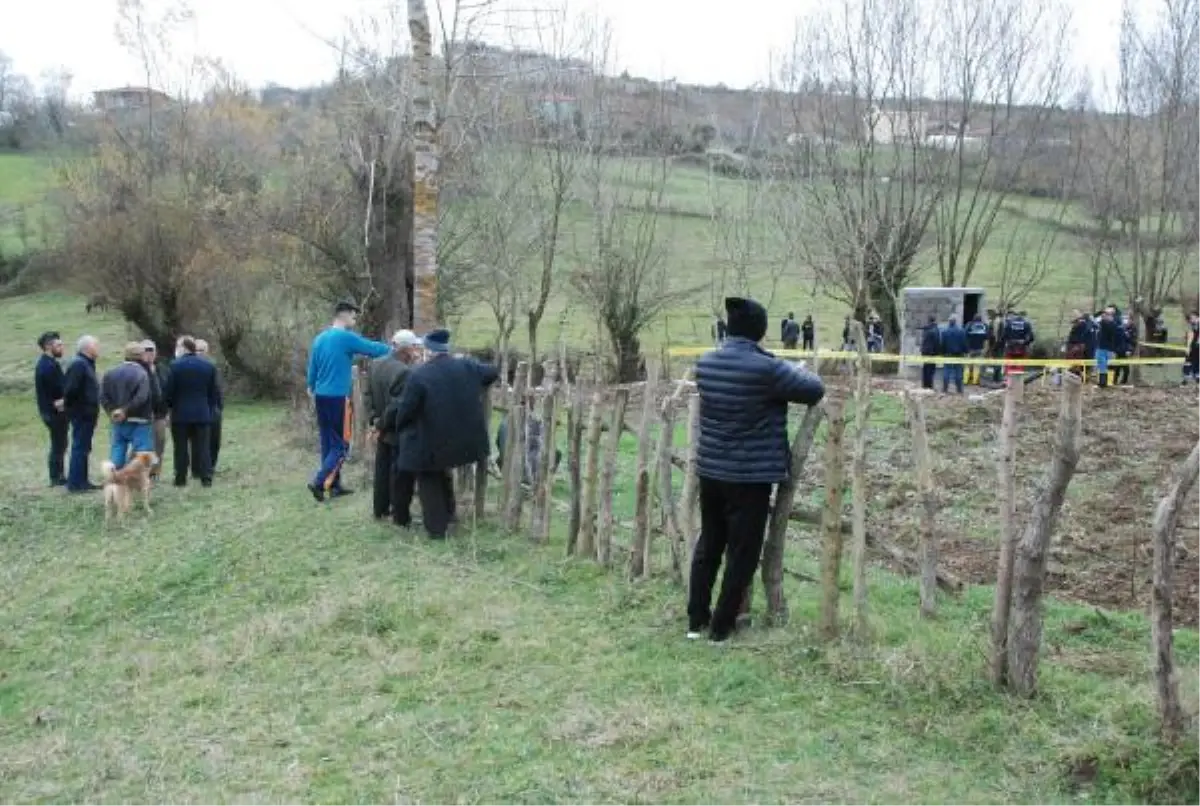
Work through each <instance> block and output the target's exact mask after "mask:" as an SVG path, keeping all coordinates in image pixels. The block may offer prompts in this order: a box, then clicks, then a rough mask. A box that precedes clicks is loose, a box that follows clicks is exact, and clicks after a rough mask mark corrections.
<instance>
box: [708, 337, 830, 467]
mask: <svg viewBox="0 0 1200 806" xmlns="http://www.w3.org/2000/svg"><path fill="white" fill-rule="evenodd" d="M696 386H697V388H698V389H699V391H700V444H699V445H698V446H697V449H696V472H697V473H698V474H699V475H700V476H701V477H703V478H706V479H712V480H714V481H727V482H733V483H739V484H775V483H777V482H781V481H785V480H786V479H787V478H788V475H789V472H790V466H789V465H790V449H789V446H788V437H787V407H788V403H804V404H807V405H809V406H813V405H816V404H817V403H819V402H821V398H822V397H824V396H825V386H824V384H822V383H821V379H820V378H818V377H817V376H816V375H814V374H812V373H810V372H806V371H804V370H801V369H798V368H796V367H794V366H792V365H791V364H789V363H788V362H786V361H783V360H782V359H779V358H776V357H775V356H773V355H771V354H770V353H768V352H767V351H766V350H763V349H762V348H761V347H759V346H758V345H757V344H755V343H754V342H752V341H750V340H749V339H744V338H738V337H731V338H729V339H727V340H726V342H725V346H724V347H722V348H721V349H719V350H713V351H712V352H710V353H706V354H705V355H704V356H702V357H701V358H700V360H699V362H697V364H696Z"/></svg>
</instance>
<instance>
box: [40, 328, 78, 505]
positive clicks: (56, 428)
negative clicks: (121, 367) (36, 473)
mask: <svg viewBox="0 0 1200 806" xmlns="http://www.w3.org/2000/svg"><path fill="white" fill-rule="evenodd" d="M37 346H38V349H39V350H41V351H42V355H41V357H39V358H38V362H37V367H36V368H35V369H34V371H33V388H34V390H35V392H36V395H37V408H38V415H39V416H40V417H41V418H42V422H43V423H45V425H46V428H47V429H48V430H49V431H50V454H49V456H48V458H47V465H48V467H49V470H50V486H51V487H59V486H62V485H64V484H66V483H67V477H66V475H65V473H64V470H63V464H64V457H65V456H66V453H67V436H68V434H69V433H70V423H69V422H68V421H67V413H66V410H65V409H66V404H65V403H64V401H63V389H64V387H65V386H66V383H65V378H64V376H63V370H62V365H61V364H59V363H58V361H59V359H60V358H62V355H63V343H62V339H61V338H60V337H59V335H58V333H57V332H56V331H53V330H51V331H48V332H46V333H43V334H42V335H41V336H39V337H38V340H37Z"/></svg>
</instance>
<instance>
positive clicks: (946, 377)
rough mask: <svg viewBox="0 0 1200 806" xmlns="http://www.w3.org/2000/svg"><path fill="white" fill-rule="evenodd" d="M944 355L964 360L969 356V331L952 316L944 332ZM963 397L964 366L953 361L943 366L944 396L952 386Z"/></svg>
mask: <svg viewBox="0 0 1200 806" xmlns="http://www.w3.org/2000/svg"><path fill="white" fill-rule="evenodd" d="M942 355H943V356H945V357H946V358H964V357H966V355H967V331H965V330H964V329H963V328H962V327H961V326H960V325H959V324H958V317H957V316H951V317H950V319H949V321H948V322H947V323H946V329H945V330H943V331H942ZM951 382H953V383H954V388H955V389H956V390H957V391H958V393H959V394H960V395H961V394H962V393H963V365H962V364H957V363H954V362H952V361H947V362H945V363H944V364H942V394H945V393H946V392H948V391H950V384H951Z"/></svg>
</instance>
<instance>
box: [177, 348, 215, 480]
mask: <svg viewBox="0 0 1200 806" xmlns="http://www.w3.org/2000/svg"><path fill="white" fill-rule="evenodd" d="M166 396H167V405H168V406H169V407H170V411H171V444H172V445H173V446H174V451H173V453H174V456H173V457H172V459H173V461H172V464H173V465H174V467H175V486H176V487H183V486H185V485H186V484H187V480H188V470H189V469H190V470H191V473H192V477H193V478H195V479H199V480H200V486H201V487H211V486H212V457H211V456H210V455H209V452H208V451H209V439H208V432H209V428H210V427H212V414H213V410H214V409H215V408H216V407H217V399H218V392H217V370H216V368H215V367H213V365H212V364H211V363H210V362H208V361H207V360H205V359H203V358H201V357H200V356H198V355H196V340H195V339H193V338H192V337H191V336H181V337H180V338H179V341H177V342H176V344H175V360H174V361H172V362H171V372H170V374H169V375H168V376H167V387H166Z"/></svg>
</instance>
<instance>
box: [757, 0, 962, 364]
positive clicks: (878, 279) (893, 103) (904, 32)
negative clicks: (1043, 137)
mask: <svg viewBox="0 0 1200 806" xmlns="http://www.w3.org/2000/svg"><path fill="white" fill-rule="evenodd" d="M931 36H932V26H931V24H930V22H929V20H928V19H927V18H926V17H925V16H923V15H922V14H921V12H920V7H919V3H918V0H901V2H885V0H843V2H842V3H840V4H839V5H837V6H836V7H835V8H834V9H832V10H830V11H826V10H824V9H823V10H822V11H819V12H816V13H814V14H813V15H811V16H810V17H809V18H808V19H807V20H805V21H804V22H803V24H802V26H801V28H800V29H799V31H798V34H797V37H796V44H795V46H794V48H793V54H792V59H791V63H790V65H789V68H788V75H789V78H790V83H791V85H792V87H793V88H794V91H793V94H792V97H793V99H794V100H793V104H794V121H793V127H794V129H795V130H796V131H797V132H799V133H803V134H804V135H806V137H807V139H808V141H809V142H811V144H812V145H811V147H810V148H809V149H808V150H807V154H808V158H809V161H810V163H811V165H810V167H811V171H810V173H812V174H813V175H814V176H813V178H812V179H811V180H809V181H800V182H794V183H791V185H790V187H791V188H792V192H791V194H790V198H789V199H788V201H789V202H790V203H789V204H785V205H783V206H782V207H781V215H782V220H781V226H782V227H783V228H784V229H785V231H787V232H788V233H789V234H791V235H792V236H793V238H792V241H793V246H792V251H793V253H794V254H796V255H798V256H800V258H801V259H802V260H803V261H804V262H805V263H807V264H808V266H809V267H810V268H811V269H812V270H813V271H814V273H815V274H816V277H817V282H818V283H819V285H820V286H821V288H822V289H823V290H825V292H826V293H828V294H829V295H830V296H832V297H833V298H834V299H836V300H838V301H839V302H842V303H844V304H845V305H847V306H849V307H850V308H851V310H852V311H853V312H854V316H855V318H856V319H858V320H860V321H865V320H866V316H867V313H868V312H869V311H870V310H871V309H874V310H875V311H876V312H877V313H878V314H879V315H880V318H881V319H882V320H883V322H884V325H885V329H886V331H887V335H888V338H889V339H890V340H891V341H892V342H895V341H896V340H898V338H899V311H898V306H897V304H896V299H897V296H898V294H899V292H900V289H901V288H903V287H904V286H905V285H907V284H908V282H909V280H910V278H912V277H913V276H914V274H915V273H916V271H917V265H916V262H915V261H916V257H917V254H918V252H919V251H920V249H921V247H922V245H923V243H924V241H925V237H926V233H927V232H928V230H929V227H930V222H931V221H932V220H933V218H934V215H935V213H936V211H937V209H938V206H939V204H940V203H941V199H942V194H943V192H944V188H943V186H942V184H941V183H939V182H933V181H927V180H928V179H929V178H930V177H931V176H933V175H934V169H935V166H934V164H933V157H932V155H931V153H930V152H929V150H928V149H926V148H925V147H924V144H923V142H922V140H923V130H922V129H923V126H922V123H921V120H922V117H923V109H922V102H921V98H922V97H923V94H924V89H925V86H924V82H925V79H924V72H925V68H924V49H923V45H922V44H921V43H925V42H927V41H929V40H930V38H931Z"/></svg>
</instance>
